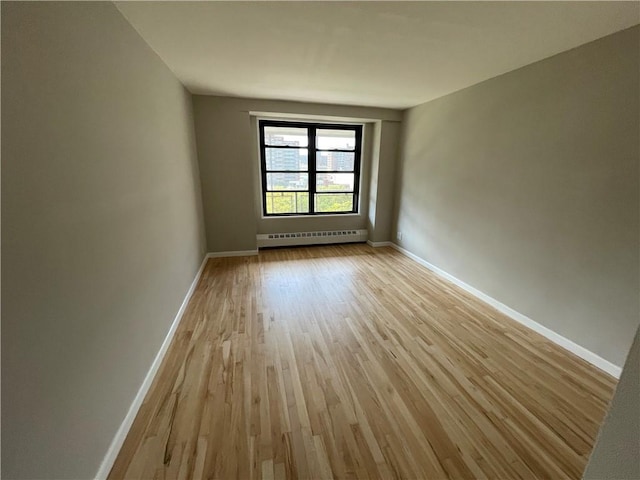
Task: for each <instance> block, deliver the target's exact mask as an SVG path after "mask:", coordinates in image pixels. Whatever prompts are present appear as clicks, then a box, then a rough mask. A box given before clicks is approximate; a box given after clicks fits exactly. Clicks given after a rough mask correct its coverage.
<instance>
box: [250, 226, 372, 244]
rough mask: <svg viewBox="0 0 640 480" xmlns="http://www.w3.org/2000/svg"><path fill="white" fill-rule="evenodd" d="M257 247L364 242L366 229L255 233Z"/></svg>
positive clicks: (366, 234) (366, 235)
mask: <svg viewBox="0 0 640 480" xmlns="http://www.w3.org/2000/svg"><path fill="white" fill-rule="evenodd" d="M256 238H257V240H258V248H265V247H286V246H293V245H320V244H327V243H354V242H366V241H367V238H368V233H367V231H366V230H325V231H320V232H294V233H260V234H258V235H256Z"/></svg>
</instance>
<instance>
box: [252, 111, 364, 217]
mask: <svg viewBox="0 0 640 480" xmlns="http://www.w3.org/2000/svg"><path fill="white" fill-rule="evenodd" d="M259 128H260V157H261V159H260V160H261V164H262V169H261V173H262V205H263V213H264V215H265V216H286V215H335V214H344V213H356V212H357V211H358V186H359V184H360V156H361V150H362V126H361V125H334V124H321V123H300V122H285V121H271V120H260V122H259Z"/></svg>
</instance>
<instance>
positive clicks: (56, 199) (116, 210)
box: [2, 2, 204, 479]
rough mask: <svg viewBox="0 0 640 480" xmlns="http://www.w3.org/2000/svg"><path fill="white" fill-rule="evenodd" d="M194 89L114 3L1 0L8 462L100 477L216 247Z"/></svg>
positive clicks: (20, 468) (9, 470) (9, 469)
mask: <svg viewBox="0 0 640 480" xmlns="http://www.w3.org/2000/svg"><path fill="white" fill-rule="evenodd" d="M200 210H201V205H200V192H199V179H198V171H197V162H196V157H195V138H194V132H193V119H192V112H191V100H190V96H189V94H188V93H187V92H186V91H185V89H184V88H183V87H182V86H181V84H180V83H179V82H178V81H177V80H176V79H175V78H174V76H173V75H172V74H171V72H170V71H169V70H168V69H167V67H166V66H165V65H164V64H163V63H162V62H161V61H160V60H159V58H158V57H157V56H156V55H155V54H154V53H153V51H152V50H151V49H150V48H149V47H148V46H147V45H146V44H145V43H144V42H143V41H142V39H141V38H140V37H139V36H138V35H137V33H136V32H135V31H134V30H133V29H132V28H131V26H130V25H129V24H128V23H127V22H126V20H125V19H124V18H123V17H122V16H121V15H120V13H119V12H118V10H117V9H116V8H115V7H114V6H113V4H111V3H102V2H101V3H74V2H71V3H45V2H43V3H40V2H24V3H13V2H3V3H2V255H3V257H2V394H3V397H2V473H3V476H4V478H28V479H34V478H47V479H52V478H60V479H62V478H82V479H89V478H93V477H94V475H95V474H96V472H97V470H98V466H99V464H100V462H101V461H102V459H103V457H104V455H105V453H106V452H107V449H108V447H109V444H110V442H111V441H112V439H113V438H114V435H115V433H116V430H117V429H118V427H119V426H120V423H121V422H122V420H123V419H124V417H125V415H126V413H127V410H128V408H129V406H130V405H131V402H132V401H133V399H134V396H135V394H136V392H137V391H138V389H139V388H140V385H141V384H142V381H143V379H144V377H145V374H146V373H147V371H148V369H149V367H150V365H151V363H152V361H153V359H154V357H155V355H156V354H157V352H158V350H159V348H160V345H161V343H162V341H163V339H164V337H165V335H166V334H167V331H168V329H169V327H170V325H171V322H172V320H173V318H174V316H175V314H176V313H177V311H178V309H179V307H180V304H181V302H182V300H183V299H184V296H185V294H186V292H187V290H188V288H189V285H190V284H191V282H192V280H193V278H194V276H195V274H196V272H197V270H198V267H199V265H200V262H201V260H202V258H203V253H204V236H203V225H202V219H201V211H200Z"/></svg>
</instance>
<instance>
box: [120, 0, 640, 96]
mask: <svg viewBox="0 0 640 480" xmlns="http://www.w3.org/2000/svg"><path fill="white" fill-rule="evenodd" d="M116 6H117V7H118V9H119V10H120V11H121V12H122V13H123V15H124V16H125V17H126V18H127V20H128V21H129V22H130V23H131V24H132V25H133V26H134V28H135V29H136V30H137V31H138V32H139V33H140V35H142V37H143V38H144V39H145V40H146V41H147V43H148V44H149V45H150V46H151V47H152V48H153V49H154V50H155V51H156V52H157V53H158V55H159V56H160V57H161V58H162V59H163V60H164V61H165V63H166V64H167V65H168V66H169V68H170V69H171V70H172V71H173V72H174V73H175V74H176V76H177V77H178V78H179V79H180V81H181V82H182V83H183V84H184V85H185V86H186V87H187V88H188V89H189V91H191V92H192V93H199V94H215V95H227V96H241V97H252V98H269V99H282V100H301V101H308V102H322V103H338V104H347V105H363V106H378V107H390V108H407V107H411V106H414V105H417V104H420V103H423V102H426V101H428V100H432V99H434V98H437V97H440V96H443V95H446V94H448V93H451V92H454V91H456V90H460V89H462V88H465V87H468V86H470V85H473V84H476V83H478V82H481V81H483V80H486V79H488V78H491V77H495V76H497V75H500V74H502V73H506V72H508V71H511V70H514V69H516V68H519V67H522V66H524V65H527V64H529V63H533V62H535V61H537V60H541V59H543V58H546V57H549V56H551V55H555V54H557V53H560V52H562V51H565V50H568V49H571V48H574V47H576V46H578V45H582V44H584V43H587V42H590V41H592V40H595V39H597V38H600V37H603V36H606V35H609V34H611V33H614V32H616V31H619V30H623V29H625V28H628V27H630V26H633V25H636V24H638V23H640V3H638V2H608V1H604V2H399V1H395V2H315V1H313V2H312V1H303V2H164V1H158V2H156V1H147V2H128V1H127V2H116Z"/></svg>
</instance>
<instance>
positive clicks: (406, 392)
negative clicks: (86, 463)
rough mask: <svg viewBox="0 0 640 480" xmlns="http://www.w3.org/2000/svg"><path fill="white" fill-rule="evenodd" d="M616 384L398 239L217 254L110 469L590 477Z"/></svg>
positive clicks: (117, 474)
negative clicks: (382, 244) (409, 253)
mask: <svg viewBox="0 0 640 480" xmlns="http://www.w3.org/2000/svg"><path fill="white" fill-rule="evenodd" d="M615 383H616V381H615V379H613V378H612V377H610V376H608V375H607V374H605V373H603V372H601V371H599V370H597V369H596V368H595V367H593V366H591V365H590V364H588V363H587V362H585V361H584V360H582V359H580V358H578V357H576V356H575V355H573V354H571V353H569V352H567V351H565V350H563V349H561V348H560V347H558V346H557V345H555V344H553V343H551V342H550V341H548V340H547V339H545V338H544V337H542V336H540V335H538V334H537V333H535V332H533V331H531V330H529V329H527V328H525V327H524V326H522V325H520V324H518V323H516V322H515V321H513V320H511V319H509V318H508V317H506V316H504V315H502V314H501V313H499V312H497V311H496V310H494V309H493V308H491V307H490V306H488V305H486V304H484V303H482V302H480V301H479V300H478V299H476V298H474V297H472V296H471V295H470V294H468V293H467V292H465V291H463V290H461V289H459V288H458V287H456V286H455V285H452V284H450V283H448V282H447V281H445V280H443V279H442V278H440V277H438V276H436V275H435V274H433V273H432V272H430V271H428V270H426V269H425V268H423V267H422V266H420V265H418V264H417V263H415V262H414V261H412V260H411V259H409V258H408V257H405V256H404V255H401V254H400V253H398V252H396V251H395V250H393V249H390V248H379V249H372V248H371V247H368V246H366V245H361V244H359V245H336V246H323V247H312V248H290V249H275V250H267V251H261V252H260V254H259V255H258V256H254V257H234V258H216V259H210V260H209V261H208V262H207V265H206V267H205V269H204V271H203V274H202V277H201V279H200V282H199V283H198V286H197V287H196V290H195V292H194V294H193V296H192V298H191V301H190V302H189V305H188V306H187V308H186V310H185V314H184V316H183V319H182V322H181V324H180V325H179V327H178V330H177V332H176V335H175V337H174V340H173V342H172V344H171V346H170V347H169V350H168V351H167V354H166V356H165V358H164V361H163V364H162V366H161V367H160V369H159V371H158V374H157V376H156V378H155V380H154V382H153V385H152V386H151V388H150V390H149V393H148V395H147V397H146V399H145V400H144V402H143V404H142V406H141V408H140V411H139V412H138V415H137V417H136V420H135V422H134V424H133V426H132V427H131V430H130V432H129V435H128V436H127V438H126V440H125V442H124V445H123V447H122V449H121V451H120V453H119V455H118V457H117V459H116V462H115V464H114V466H113V468H112V471H111V474H110V477H109V478H110V479H140V478H161V479H163V480H169V479H190V478H197V479H230V478H241V479H245V478H246V479H274V480H275V479H278V480H280V479H297V478H318V479H328V478H336V479H350V478H358V479H360V478H385V479H386V478H412V479H415V478H425V479H444V478H455V479H471V478H478V479H483V478H486V479H495V478H510V479H511V478H522V479H531V478H553V479H555V478H572V479H577V478H580V475H581V474H582V471H583V469H584V467H585V464H586V462H587V459H588V456H589V453H590V450H591V448H592V447H593V443H594V441H595V436H596V435H597V432H598V428H599V425H600V422H601V421H602V418H603V415H604V412H605V410H606V407H607V405H608V402H609V400H610V398H611V396H612V393H613V389H614V387H615Z"/></svg>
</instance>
